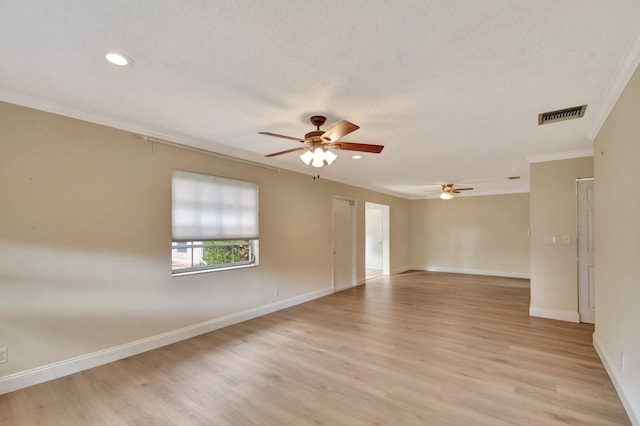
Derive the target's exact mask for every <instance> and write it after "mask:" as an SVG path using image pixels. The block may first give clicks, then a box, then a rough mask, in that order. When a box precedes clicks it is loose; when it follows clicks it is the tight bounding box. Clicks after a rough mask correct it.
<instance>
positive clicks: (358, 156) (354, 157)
mask: <svg viewBox="0 0 640 426" xmlns="http://www.w3.org/2000/svg"><path fill="white" fill-rule="evenodd" d="M351 158H353V159H354V160H359V159H361V158H362V155H354V156H353V157H351Z"/></svg>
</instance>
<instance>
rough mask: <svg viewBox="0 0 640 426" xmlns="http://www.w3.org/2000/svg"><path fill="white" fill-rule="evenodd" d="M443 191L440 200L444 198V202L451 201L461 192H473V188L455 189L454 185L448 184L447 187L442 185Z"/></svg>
mask: <svg viewBox="0 0 640 426" xmlns="http://www.w3.org/2000/svg"><path fill="white" fill-rule="evenodd" d="M440 186H441V188H442V190H441V192H440V198H442V199H443V200H450V199H452V198H453V197H455V194H459V193H460V191H472V190H473V188H471V187H467V188H457V187H455V184H454V183H448V184H445V185H440Z"/></svg>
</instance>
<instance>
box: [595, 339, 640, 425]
mask: <svg viewBox="0 0 640 426" xmlns="http://www.w3.org/2000/svg"><path fill="white" fill-rule="evenodd" d="M593 347H594V348H595V349H596V353H597V354H598V356H599V357H600V360H601V361H602V365H604V369H605V370H607V373H608V374H609V378H610V379H611V382H612V383H613V386H614V387H615V388H616V392H618V396H619V397H620V401H621V402H622V405H623V406H624V409H625V410H626V411H627V415H628V416H629V420H631V423H632V424H634V425H636V426H640V411H636V407H634V406H633V404H632V403H631V401H629V399H628V398H627V395H626V393H625V391H624V388H623V387H622V381H621V380H620V376H619V375H618V369H617V368H614V366H615V365H616V364H615V363H614V362H612V361H611V358H609V357H608V356H606V352H605V350H604V346H603V345H602V343H601V342H600V339H599V338H598V334H597V333H593ZM639 410H640V408H639Z"/></svg>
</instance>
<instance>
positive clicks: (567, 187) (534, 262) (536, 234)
mask: <svg viewBox="0 0 640 426" xmlns="http://www.w3.org/2000/svg"><path fill="white" fill-rule="evenodd" d="M586 177H593V157H584V158H575V159H570V160H558V161H548V162H544V163H533V164H531V173H530V178H531V308H530V313H531V315H534V316H542V317H547V318H556V319H562V320H566V321H574V322H577V321H579V318H578V273H577V264H576V256H577V245H576V238H577V222H576V217H577V210H576V208H577V207H576V206H577V200H576V179H578V178H586ZM553 236H555V237H556V243H555V244H548V243H545V237H553ZM564 236H569V243H568V244H565V243H564V241H563V238H564Z"/></svg>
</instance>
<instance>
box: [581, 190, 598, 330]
mask: <svg viewBox="0 0 640 426" xmlns="http://www.w3.org/2000/svg"><path fill="white" fill-rule="evenodd" d="M593 215H594V203H593V179H589V180H586V179H585V180H579V181H578V312H579V313H580V321H581V322H588V323H590V324H594V323H595V309H596V306H595V300H596V293H595V292H596V288H595V276H594V271H593V266H594V245H593V231H594V228H593V226H594V223H593Z"/></svg>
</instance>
